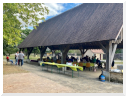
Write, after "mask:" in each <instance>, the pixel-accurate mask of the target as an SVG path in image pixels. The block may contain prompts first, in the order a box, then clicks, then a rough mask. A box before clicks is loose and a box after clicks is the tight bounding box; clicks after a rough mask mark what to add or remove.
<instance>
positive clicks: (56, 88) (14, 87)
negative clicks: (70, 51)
mask: <svg viewBox="0 0 126 96" xmlns="http://www.w3.org/2000/svg"><path fill="white" fill-rule="evenodd" d="M21 68H22V69H23V70H27V71H29V73H17V74H9V75H3V92H4V93H123V84H119V83H112V82H111V83H110V82H107V81H105V82H101V81H99V80H98V77H99V75H100V74H101V70H97V71H96V72H93V71H89V70H84V71H79V77H78V72H75V71H74V78H72V71H71V70H68V71H67V72H65V74H64V72H60V73H57V68H56V67H55V68H54V69H53V70H52V73H51V68H50V66H49V68H48V71H47V67H46V66H45V67H44V68H43V71H42V67H41V66H37V65H31V64H27V63H24V65H23V66H22V67H21Z"/></svg>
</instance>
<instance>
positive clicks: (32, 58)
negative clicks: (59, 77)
mask: <svg viewBox="0 0 126 96" xmlns="http://www.w3.org/2000/svg"><path fill="white" fill-rule="evenodd" d="M9 58H10V59H13V60H14V59H15V54H11V55H10V56H9ZM38 58H40V55H39V54H38V55H37V56H35V57H34V54H31V55H30V56H29V59H30V60H37V59H38ZM43 58H46V57H43ZM50 58H51V57H50ZM3 59H6V56H3ZM24 59H27V56H25V58H24Z"/></svg>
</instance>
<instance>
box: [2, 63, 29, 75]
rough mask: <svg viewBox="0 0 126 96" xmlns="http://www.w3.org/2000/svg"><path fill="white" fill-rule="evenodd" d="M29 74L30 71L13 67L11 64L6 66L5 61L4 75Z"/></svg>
mask: <svg viewBox="0 0 126 96" xmlns="http://www.w3.org/2000/svg"><path fill="white" fill-rule="evenodd" d="M27 72H28V71H26V70H23V69H21V68H20V67H19V66H15V65H11V64H10V62H9V63H8V64H6V62H5V61H3V75H6V74H15V73H27Z"/></svg>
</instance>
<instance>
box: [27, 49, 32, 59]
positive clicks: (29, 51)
mask: <svg viewBox="0 0 126 96" xmlns="http://www.w3.org/2000/svg"><path fill="white" fill-rule="evenodd" d="M32 50H33V47H31V48H27V54H28V55H27V59H29V56H30V54H31V52H32Z"/></svg>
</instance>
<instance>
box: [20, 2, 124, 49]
mask: <svg viewBox="0 0 126 96" xmlns="http://www.w3.org/2000/svg"><path fill="white" fill-rule="evenodd" d="M122 24H123V3H84V4H81V5H80V6H77V7H75V8H73V9H71V10H68V11H66V12H64V13H62V14H60V15H58V16H56V17H53V18H51V19H49V20H47V21H46V22H44V23H41V24H39V27H37V30H35V29H34V30H33V31H32V32H31V33H30V34H29V35H28V36H27V38H26V39H25V40H24V41H23V42H22V43H21V44H20V45H19V46H18V47H19V48H26V47H36V46H50V45H61V44H73V43H74V44H76V43H84V42H93V41H103V40H112V39H115V38H116V36H117V34H118V32H119V30H120V28H121V26H122Z"/></svg>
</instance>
